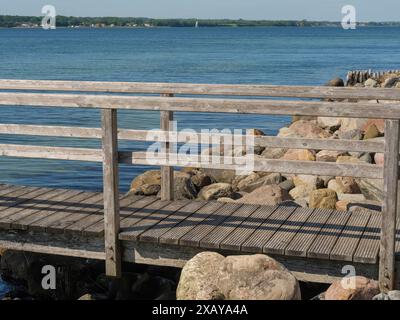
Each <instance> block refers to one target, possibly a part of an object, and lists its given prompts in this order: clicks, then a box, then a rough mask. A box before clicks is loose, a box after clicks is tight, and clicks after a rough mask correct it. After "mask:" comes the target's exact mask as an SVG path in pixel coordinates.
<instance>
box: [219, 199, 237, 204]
mask: <svg viewBox="0 0 400 320" xmlns="http://www.w3.org/2000/svg"><path fill="white" fill-rule="evenodd" d="M217 201H218V202H223V203H234V202H236V200H235V199H232V198H218V200H217Z"/></svg>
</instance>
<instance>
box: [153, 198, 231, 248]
mask: <svg viewBox="0 0 400 320" xmlns="http://www.w3.org/2000/svg"><path fill="white" fill-rule="evenodd" d="M223 205H224V204H223V203H220V202H209V203H207V204H206V205H205V206H203V207H201V208H200V209H199V210H197V211H196V212H195V213H194V214H192V215H190V216H188V217H187V218H186V219H184V220H183V221H181V222H180V223H178V224H177V225H176V226H174V228H172V229H171V230H169V231H167V232H166V233H164V234H163V235H162V236H161V237H160V239H159V243H161V244H162V243H164V244H175V245H177V244H179V240H180V239H181V238H182V237H183V236H184V235H185V234H187V233H188V232H189V231H190V230H192V229H193V228H195V227H196V226H197V225H199V224H200V223H202V222H203V221H204V220H205V219H207V218H208V217H209V216H210V215H211V214H212V213H214V212H215V211H217V210H218V209H219V208H221V207H222V206H223Z"/></svg>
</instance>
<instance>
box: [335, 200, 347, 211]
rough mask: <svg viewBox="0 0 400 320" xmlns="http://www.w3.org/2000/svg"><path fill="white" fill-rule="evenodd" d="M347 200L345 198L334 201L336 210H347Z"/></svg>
mask: <svg viewBox="0 0 400 320" xmlns="http://www.w3.org/2000/svg"><path fill="white" fill-rule="evenodd" d="M349 204H350V202H349V201H346V200H339V201H338V202H336V205H335V209H336V210H337V211H348V210H349Z"/></svg>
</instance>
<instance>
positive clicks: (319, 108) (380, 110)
mask: <svg viewBox="0 0 400 320" xmlns="http://www.w3.org/2000/svg"><path fill="white" fill-rule="evenodd" d="M0 106H36V107H65V108H97V109H128V110H144V111H145V110H147V111H173V112H208V113H234V114H260V115H261V114H263V115H287V116H315V115H318V116H321V117H343V118H371V119H375V118H377V117H378V118H379V119H400V104H399V103H395V102H391V103H385V104H384V105H382V104H379V103H352V102H323V101H282V100H266V99H224V98H213V99H209V98H177V97H175V98H169V97H144V96H110V95H86V94H85V95H83V94H41V93H8V92H0ZM377 115H378V116H377Z"/></svg>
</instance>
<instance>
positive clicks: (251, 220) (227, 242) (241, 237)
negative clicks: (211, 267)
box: [220, 206, 278, 252]
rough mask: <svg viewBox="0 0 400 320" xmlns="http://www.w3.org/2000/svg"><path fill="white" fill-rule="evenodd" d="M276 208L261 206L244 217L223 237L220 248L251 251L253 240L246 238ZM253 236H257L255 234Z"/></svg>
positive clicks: (276, 208)
mask: <svg viewBox="0 0 400 320" xmlns="http://www.w3.org/2000/svg"><path fill="white" fill-rule="evenodd" d="M276 210H278V207H276V206H275V207H272V206H261V207H260V208H259V209H257V210H256V211H255V212H254V213H253V214H252V215H251V216H249V217H248V218H247V219H245V220H244V221H243V222H242V223H241V224H240V225H239V226H238V227H237V228H236V229H235V230H234V231H233V232H232V233H231V234H230V235H229V236H228V237H227V238H225V239H224V240H223V241H222V242H221V244H220V248H221V249H224V250H236V251H241V250H243V251H246V252H251V251H250V250H249V249H250V247H252V243H253V242H250V241H249V242H247V241H246V240H247V239H248V238H249V237H250V236H252V235H253V234H254V233H255V232H256V230H257V229H258V227H259V226H260V225H261V224H262V223H263V222H264V221H265V220H266V219H267V218H268V217H269V216H270V215H271V214H273V213H274V212H275V211H276ZM254 237H257V236H256V235H255V236H254Z"/></svg>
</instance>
